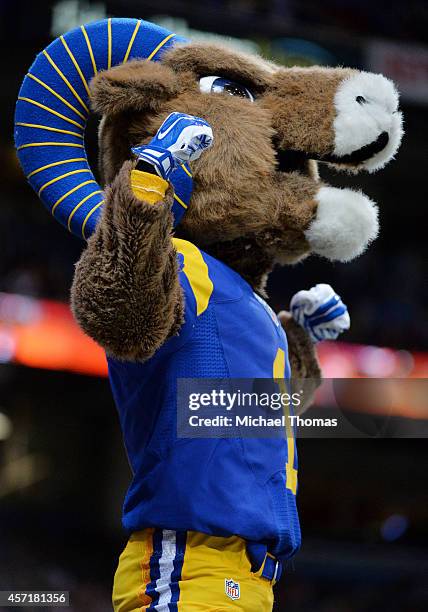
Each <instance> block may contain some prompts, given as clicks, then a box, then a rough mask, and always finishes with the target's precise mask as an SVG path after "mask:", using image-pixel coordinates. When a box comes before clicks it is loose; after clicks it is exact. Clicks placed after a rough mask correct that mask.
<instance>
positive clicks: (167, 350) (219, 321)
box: [108, 239, 300, 559]
mask: <svg viewBox="0 0 428 612" xmlns="http://www.w3.org/2000/svg"><path fill="white" fill-rule="evenodd" d="M173 240H174V244H175V248H176V250H177V253H178V258H179V262H180V273H179V274H180V283H181V286H182V288H183V294H184V300H185V322H184V324H183V326H182V328H181V330H180V333H179V335H178V336H175V337H173V338H170V339H169V340H168V341H167V342H166V343H165V344H164V345H163V346H162V347H161V348H160V349H159V350H158V351H157V352H156V353H155V354H154V356H153V357H152V358H151V359H149V360H148V361H146V362H145V363H131V362H121V361H118V360H115V359H112V358H109V360H108V361H109V376H110V382H111V386H112V389H113V394H114V398H115V401H116V404H117V407H118V410H119V415H120V421H121V426H122V430H123V435H124V441H125V446H126V450H127V453H128V457H129V461H130V464H131V468H132V471H133V480H132V484H131V486H130V488H129V490H128V493H127V496H126V500H125V504H124V517H123V523H124V526H125V528H126V529H127V530H129V531H131V532H132V531H138V530H141V529H144V528H146V527H161V528H164V529H173V530H192V531H200V532H203V533H206V534H210V535H217V536H225V537H226V536H230V535H239V536H241V537H242V538H244V539H246V540H249V541H256V542H263V543H266V544H267V545H268V547H269V549H270V551H271V552H272V553H273V554H275V555H276V556H277V557H279V558H282V559H284V558H288V557H290V556H291V555H292V554H293V553H294V552H295V551H296V549H297V548H298V546H299V545H300V528H299V520H298V515H297V509H296V498H295V495H296V487H297V456H296V452H295V446H294V438H293V437H284V438H275V439H266V438H256V439H254V438H251V439H248V438H247V439H245V438H242V437H240V438H220V439H218V438H217V439H212V438H211V439H200V438H198V439H195V438H193V439H190V438H177V432H176V426H177V379H179V378H270V379H272V378H273V377H274V378H284V377H285V378H289V376H290V366H289V362H288V351H287V339H286V335H285V333H284V330H283V329H282V326H281V325H280V323H279V321H278V319H277V317H276V316H275V314H274V313H273V312H272V310H271V309H270V308H269V306H268V305H267V304H266V303H265V302H264V301H263V300H262V299H261V298H259V297H258V296H257V295H256V294H255V293H254V292H253V290H252V288H251V286H250V285H249V284H248V283H247V282H246V281H244V279H243V278H242V277H241V276H240V275H239V274H237V273H236V272H234V271H233V270H232V269H231V268H229V267H228V266H226V265H225V264H223V263H222V262H220V261H218V260H217V259H214V258H213V257H211V256H209V255H207V254H206V253H204V252H202V251H200V250H199V249H197V248H196V247H195V246H194V245H193V244H191V243H190V242H187V241H184V240H179V239H173Z"/></svg>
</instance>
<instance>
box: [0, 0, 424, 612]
mask: <svg viewBox="0 0 428 612" xmlns="http://www.w3.org/2000/svg"><path fill="white" fill-rule="evenodd" d="M106 16H128V17H142V18H144V19H148V20H152V21H156V22H158V23H161V24H163V25H165V26H167V27H169V28H171V29H172V30H174V31H176V32H179V33H183V34H188V35H189V36H191V37H193V38H196V37H200V38H207V37H212V36H214V35H221V36H226V37H232V39H233V41H234V43H235V44H237V45H240V46H241V47H244V48H247V49H250V50H258V51H260V52H262V53H263V54H264V55H266V56H268V57H272V58H273V59H275V60H276V61H280V62H283V63H285V64H293V63H298V64H303V65H310V64H328V65H349V66H355V67H359V68H363V69H367V70H372V71H375V72H383V73H384V74H386V75H387V76H390V77H391V78H392V79H393V80H395V81H396V83H397V84H398V87H399V89H400V91H401V94H402V106H403V110H404V116H405V129H406V135H405V139H404V143H403V145H402V148H401V151H400V152H399V155H398V157H397V160H396V161H395V162H394V163H392V164H390V166H388V167H387V168H386V169H385V170H384V171H382V172H381V173H379V174H378V175H366V176H358V177H357V178H352V177H351V178H350V177H343V176H338V175H337V176H336V175H335V176H332V175H331V176H330V172H329V171H327V170H326V169H322V176H323V177H324V178H326V179H327V180H331V181H332V182H333V184H334V185H337V186H340V185H350V186H352V185H356V186H358V187H361V188H362V189H363V190H364V192H365V193H367V194H368V195H370V197H372V198H373V199H374V200H376V201H378V202H379V203H380V205H381V206H380V211H381V223H382V233H381V236H380V238H379V239H378V240H377V242H376V243H375V244H374V245H373V246H372V247H371V248H370V250H369V251H368V252H367V254H365V255H364V256H363V257H361V258H359V259H358V260H357V261H356V262H355V263H352V264H346V265H342V264H335V265H333V264H330V263H328V262H326V261H323V260H321V259H311V260H308V261H306V262H305V263H304V264H302V265H299V266H296V267H294V268H287V269H282V270H276V271H275V273H274V274H273V275H272V278H271V280H270V286H269V291H270V296H271V305H272V306H273V307H274V308H275V309H277V310H279V309H281V308H284V307H286V306H287V304H288V300H289V298H290V297H291V295H292V294H293V293H294V292H295V291H297V290H298V289H301V288H304V287H310V286H311V285H313V284H315V283H316V282H320V281H324V282H329V283H331V284H332V285H333V286H334V287H335V289H336V290H337V291H338V292H339V293H340V294H341V295H342V296H343V298H344V300H345V301H346V302H347V303H348V305H349V306H350V310H351V316H352V322H353V325H352V330H351V332H350V333H348V334H347V336H346V343H338V344H336V345H331V344H330V345H329V344H327V345H325V346H324V347H323V349H322V354H321V357H322V362H323V365H324V367H325V371H326V374H327V375H328V376H331V377H349V378H351V377H364V376H369V377H378V378H383V377H390V378H394V377H396V378H405V379H414V378H428V326H427V304H428V292H427V282H426V281H427V268H426V263H427V259H426V235H427V234H426V228H427V216H426V176H425V175H426V153H427V144H426V143H427V130H426V128H427V105H428V45H427V40H426V37H427V31H428V3H427V1H426V0H408V1H407V2H397V1H395V0H389V1H386V0H378V1H377V2H372V1H370V0H324V1H323V2H319V1H316V0H205V1H204V2H200V3H194V2H190V1H185V0H156V1H152V0H147V1H146V0H122V1H120V0H116V1H110V0H105V1H104V0H97V1H96V2H88V1H85V2H84V1H78V0H62V1H57V2H48V1H46V2H45V1H43V2H33V1H29V0H27V1H26V0H21V1H20V2H10V1H7V0H1V2H0V48H1V58H2V59H1V62H2V78H3V85H2V87H1V88H0V114H1V121H2V130H1V135H2V137H1V139H0V185H1V186H0V198H1V205H0V245H1V246H0V249H1V251H0V252H1V257H0V590H1V589H3V590H5V589H38V590H41V589H66V590H70V591H71V598H72V606H71V609H72V610H73V611H75V612H77V611H78V612H80V611H82V612H86V611H87V612H98V611H100V612H106V611H108V610H110V609H111V605H110V590H111V578H112V575H113V571H114V568H115V563H116V560H117V557H118V555H119V553H120V551H121V547H122V546H123V544H124V541H125V535H124V534H123V532H122V531H121V527H120V509H121V503H122V499H123V494H124V491H125V489H126V486H127V483H128V479H129V470H128V466H127V462H126V457H125V454H124V451H123V450H122V445H121V436H120V432H119V427H118V422H117V418H116V412H115V408H114V405H113V401H112V399H111V396H110V392H109V387H108V382H107V380H106V378H105V363H104V360H103V357H102V355H101V354H100V352H99V351H98V349H97V348H96V347H95V346H94V345H92V343H91V342H90V341H89V340H87V339H85V338H84V337H83V335H82V334H81V333H80V332H79V331H78V330H77V328H76V327H75V326H74V324H73V322H72V320H71V317H70V313H69V311H68V307H67V306H66V303H67V299H68V292H69V287H70V282H71V278H72V273H73V264H74V262H75V261H76V260H77V259H78V257H79V252H80V250H81V248H82V244H81V243H80V242H79V241H78V240H76V239H75V238H73V237H72V236H68V235H66V233H65V231H64V230H63V229H62V228H61V227H59V225H57V224H56V223H54V222H53V221H52V219H50V218H49V215H47V214H46V212H45V211H44V210H43V208H42V206H41V205H40V204H39V202H38V201H37V199H36V196H35V195H34V193H33V192H32V190H31V189H30V187H29V186H28V185H27V184H26V182H25V180H24V178H23V176H22V174H21V171H20V168H19V166H18V163H17V160H16V157H15V153H14V148H13V128H12V125H13V111H14V102H15V99H16V96H17V91H18V88H19V85H20V82H21V80H22V78H23V76H24V74H25V72H26V70H27V69H28V67H29V66H30V64H31V62H32V61H33V58H34V56H35V54H36V53H37V52H38V51H39V50H40V49H42V48H43V47H44V46H45V45H46V44H48V42H49V41H50V39H51V38H52V37H53V36H56V35H59V34H61V33H62V32H64V31H66V30H68V29H71V28H72V27H75V26H77V25H80V24H81V23H84V22H88V21H92V20H96V19H100V18H104V17H106ZM95 134H96V123H95V121H94V124H93V126H92V130H91V131H90V134H89V137H88V138H89V143H90V148H91V152H92V155H93V159H94V163H95V161H96V136H95ZM409 389H410V387H409ZM378 400H379V398H378ZM326 404H328V400H326V399H325V398H324V400H323V398H321V399H319V400H318V410H323V409H326V408H328V405H326ZM363 404H364V405H363ZM378 404H379V405H378V407H377V411H378V412H379V413H382V410H383V409H384V408H385V410H386V409H387V406H386V404H387V402H385V406H383V404H382V398H381V399H380V401H378ZM371 408H373V407H372V406H371V405H370V401H368V402H367V401H366V402H365V403H362V405H361V406H360V407H358V406H357V408H356V409H357V410H358V409H360V410H361V412H362V413H364V412H365V411H370V409H371ZM353 409H354V410H355V406H354V407H353ZM392 418H393V419H395V420H396V427H395V431H396V433H397V432H398V433H397V435H398V436H400V434H401V435H402V437H401V438H395V439H342V440H325V439H323V440H315V439H303V440H300V444H299V454H300V494H299V507H300V514H301V520H302V527H303V542H304V544H303V548H302V551H301V552H300V553H299V554H298V556H297V557H296V558H295V560H294V561H293V562H292V563H291V564H290V566H289V567H288V568H287V571H286V574H287V575H286V578H285V579H284V580H283V581H282V583H281V585H280V586H279V587H278V589H277V604H276V610H277V611H282V610H284V611H287V612H297V611H298V612H351V611H352V612H354V611H358V612H375V611H376V612H378V611H379V610H380V609H385V610H388V612H396V611H400V612H419V611H422V610H427V609H428V590H427V582H428V580H427V576H428V552H427V535H428V495H427V473H428V470H427V468H428V461H427V459H428V451H427V443H426V439H424V438H423V437H422V436H423V435H427V424H428V414H427V399H426V396H425V397H423V398H422V401H421V398H420V397H419V398H416V397H413V396H412V394H411V393H410V392H409V393H404V394H403V395H402V397H400V399H399V401H395V403H394V414H393V417H392ZM409 423H411V424H412V427H410V428H409V426H408V425H409ZM408 431H410V432H411V434H406V432H408ZM406 435H407V437H405V436H406ZM26 609H28V608H26ZM37 609H41V608H37Z"/></svg>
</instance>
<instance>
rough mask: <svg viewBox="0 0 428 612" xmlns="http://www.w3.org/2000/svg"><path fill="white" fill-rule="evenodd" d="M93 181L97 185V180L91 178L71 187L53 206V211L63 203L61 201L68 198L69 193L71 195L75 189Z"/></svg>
mask: <svg viewBox="0 0 428 612" xmlns="http://www.w3.org/2000/svg"><path fill="white" fill-rule="evenodd" d="M91 183H95V185H96V184H97V182H96V181H94V180H93V179H91V180H89V181H83V183H80V185H76V187H73V189H70V190H69V191H67V193H64V195H62V196H61V197H60V198H59V200H57V201H56V202H55V204H54V205H53V206H52V210H51V213H52V214H54V212H55V210H56V209H57V207H58V206H59V205H60V204H61V202H63V201H64V200H65V198H68V196H69V195H71V194H72V193H74V192H75V191H77V190H78V189H80V188H81V187H85V185H90V184H91Z"/></svg>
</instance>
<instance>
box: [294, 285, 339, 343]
mask: <svg viewBox="0 0 428 612" xmlns="http://www.w3.org/2000/svg"><path fill="white" fill-rule="evenodd" d="M290 309H291V314H292V316H293V318H294V320H295V321H296V322H297V323H298V324H299V325H301V326H302V327H303V328H304V329H305V330H306V331H307V332H308V334H309V336H310V338H311V340H312V342H314V343H315V342H319V341H320V340H335V339H336V338H337V337H338V336H339V334H341V333H342V332H344V331H345V330H346V329H349V327H350V318H349V314H348V309H347V307H346V306H345V304H344V303H343V302H342V300H341V299H340V297H339V296H338V295H337V293H335V291H334V290H333V288H332V287H330V285H325V284H320V285H316V286H315V287H312V289H310V290H309V291H299V292H298V293H296V295H294V296H293V298H292V299H291V302H290Z"/></svg>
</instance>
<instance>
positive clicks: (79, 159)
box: [27, 157, 86, 179]
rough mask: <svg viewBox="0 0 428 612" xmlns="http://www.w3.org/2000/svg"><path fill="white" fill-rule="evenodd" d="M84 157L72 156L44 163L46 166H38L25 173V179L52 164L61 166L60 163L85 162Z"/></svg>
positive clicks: (50, 166) (52, 165)
mask: <svg viewBox="0 0 428 612" xmlns="http://www.w3.org/2000/svg"><path fill="white" fill-rule="evenodd" d="M85 161H86V157H73V158H72V159H62V160H61V161H57V162H52V163H51V164H46V166H41V167H40V168H36V169H35V170H33V171H32V172H30V174H27V179H30V178H31V177H32V176H34V175H35V174H37V173H38V172H42V170H47V169H48V168H53V167H54V166H62V164H68V163H73V162H85Z"/></svg>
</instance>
